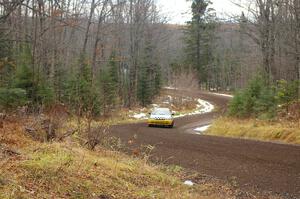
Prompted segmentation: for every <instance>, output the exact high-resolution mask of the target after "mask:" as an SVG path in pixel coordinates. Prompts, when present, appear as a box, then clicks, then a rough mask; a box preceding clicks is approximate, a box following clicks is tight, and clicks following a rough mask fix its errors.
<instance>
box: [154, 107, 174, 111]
mask: <svg viewBox="0 0 300 199" xmlns="http://www.w3.org/2000/svg"><path fill="white" fill-rule="evenodd" d="M154 110H155V111H170V109H169V108H155V109H154Z"/></svg>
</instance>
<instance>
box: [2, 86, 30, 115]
mask: <svg viewBox="0 0 300 199" xmlns="http://www.w3.org/2000/svg"><path fill="white" fill-rule="evenodd" d="M26 102H27V97H26V91H25V90H24V89H21V88H12V89H8V88H0V108H1V109H2V108H3V109H7V110H11V109H15V108H17V107H19V106H24V105H25V104H26Z"/></svg>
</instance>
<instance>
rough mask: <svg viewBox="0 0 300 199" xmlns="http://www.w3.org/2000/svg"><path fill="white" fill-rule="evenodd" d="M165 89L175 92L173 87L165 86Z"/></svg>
mask: <svg viewBox="0 0 300 199" xmlns="http://www.w3.org/2000/svg"><path fill="white" fill-rule="evenodd" d="M164 88H165V89H169V90H176V88H175V87H172V86H166V87H164Z"/></svg>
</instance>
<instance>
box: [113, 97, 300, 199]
mask: <svg viewBox="0 0 300 199" xmlns="http://www.w3.org/2000/svg"><path fill="white" fill-rule="evenodd" d="M181 92H183V94H184V95H188V96H191V97H197V98H201V99H203V100H206V101H209V102H211V103H213V104H214V105H216V106H217V110H218V111H215V112H211V113H206V114H202V115H194V116H187V117H183V118H178V119H176V120H175V128H173V129H167V128H149V127H147V125H146V124H145V123H138V124H126V125H118V126H114V127H112V129H111V133H112V135H113V136H116V137H119V138H120V139H121V140H122V141H123V142H124V143H128V142H129V141H130V140H132V139H133V137H135V141H134V144H131V145H130V146H128V147H131V148H136V147H138V146H141V145H152V146H155V148H154V150H153V151H152V160H153V161H155V162H160V163H165V164H169V165H179V166H182V167H183V168H186V169H191V170H194V171H197V172H199V173H203V174H206V175H210V176H214V177H217V178H219V179H222V180H226V181H227V180H232V179H234V181H235V183H236V186H238V187H239V188H241V189H247V190H255V191H257V192H271V193H274V194H280V195H281V196H284V197H286V198H300V146H299V145H284V144H276V143H268V142H259V141H253V140H245V139H232V138H223V137H213V136H206V135H196V134H193V133H192V130H191V129H193V128H194V127H196V126H201V125H206V124H209V123H211V122H212V120H213V119H214V118H216V117H218V116H219V115H220V114H222V112H223V111H224V110H225V109H226V106H227V103H228V101H229V99H230V98H228V97H226V96H218V95H214V94H210V93H205V92H200V91H181Z"/></svg>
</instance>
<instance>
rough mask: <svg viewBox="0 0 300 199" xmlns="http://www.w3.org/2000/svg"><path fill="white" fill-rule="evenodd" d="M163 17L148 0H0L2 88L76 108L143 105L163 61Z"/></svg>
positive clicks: (101, 110)
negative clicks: (161, 46) (160, 46)
mask: <svg viewBox="0 0 300 199" xmlns="http://www.w3.org/2000/svg"><path fill="white" fill-rule="evenodd" d="M163 24H164V20H163V18H162V17H161V16H160V14H159V13H158V10H157V8H156V4H155V2H154V1H153V0H128V1H123V0H92V1H84V2H82V1H80V0H65V1H54V0H47V1H45V0H39V1H37V0H27V1H23V0H14V1H1V2H0V88H1V89H5V90H2V91H3V92H4V91H5V93H6V95H9V94H12V96H17V95H15V94H14V93H16V92H15V91H20V90H12V91H13V92H10V91H9V90H8V89H22V90H23V91H25V93H26V98H27V99H26V100H25V101H26V104H27V105H30V106H32V107H33V106H35V107H40V106H41V105H46V104H48V103H60V102H62V103H65V104H67V105H69V106H70V107H71V108H72V109H73V110H74V111H75V112H76V113H78V114H81V113H82V112H84V111H91V112H93V114H96V115H97V114H100V115H101V114H105V113H109V112H110V110H112V109H114V108H117V107H120V106H127V107H131V106H133V105H135V104H138V103H141V104H143V105H146V104H147V103H150V102H151V100H152V99H153V97H154V96H155V94H157V93H159V89H160V86H161V74H160V66H161V64H164V65H166V64H167V63H166V62H165V61H164V56H163V54H164V53H163V50H165V49H160V48H158V46H159V45H162V43H163V42H166V38H168V37H166V34H168V32H167V31H165V29H166V27H165V26H163ZM149 48H151V50H149ZM144 77H145V78H144ZM145 84H147V86H144V85H145ZM19 93H22V94H23V92H19ZM141 93H149V95H148V94H146V95H144V94H142V95H141ZM4 106H5V105H4Z"/></svg>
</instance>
